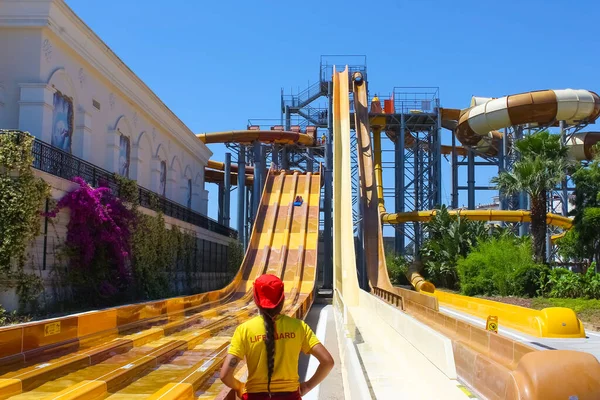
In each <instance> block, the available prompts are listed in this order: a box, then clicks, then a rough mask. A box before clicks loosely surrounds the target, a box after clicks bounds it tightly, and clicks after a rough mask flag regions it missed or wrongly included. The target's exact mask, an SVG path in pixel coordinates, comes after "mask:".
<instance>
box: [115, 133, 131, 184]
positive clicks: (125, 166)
mask: <svg viewBox="0 0 600 400" xmlns="http://www.w3.org/2000/svg"><path fill="white" fill-rule="evenodd" d="M130 162H131V142H130V140H129V137H127V136H125V135H121V137H120V140H119V165H118V168H119V175H121V176H124V177H126V178H129V164H130Z"/></svg>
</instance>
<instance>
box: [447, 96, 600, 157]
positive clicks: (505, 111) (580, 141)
mask: <svg viewBox="0 0 600 400" xmlns="http://www.w3.org/2000/svg"><path fill="white" fill-rule="evenodd" d="M599 116H600V97H599V96H598V95H597V94H596V93H594V92H591V91H589V90H582V89H561V90H540V91H535V92H527V93H520V94H515V95H511V96H504V97H500V98H496V99H492V98H481V97H473V98H472V100H471V106H470V107H469V108H467V109H464V110H453V109H443V110H442V117H443V118H444V119H445V120H446V121H455V122H456V129H455V134H456V137H457V138H458V140H459V141H460V142H461V143H462V144H463V145H465V146H467V147H474V148H477V149H478V150H479V151H481V152H483V153H484V154H488V155H496V154H497V149H498V148H499V144H500V139H502V133H501V132H499V131H498V130H499V129H504V128H507V127H510V126H515V125H532V126H552V125H556V124H557V123H558V121H565V122H566V124H567V125H575V124H579V123H593V122H595V121H596V119H597V118H598V117H599ZM599 141H600V132H585V133H578V134H575V135H574V136H573V138H572V139H571V140H570V142H569V143H567V146H569V147H570V149H571V157H573V158H574V159H575V160H589V159H591V152H590V148H591V146H593V145H594V144H595V143H597V142H599Z"/></svg>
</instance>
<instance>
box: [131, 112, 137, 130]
mask: <svg viewBox="0 0 600 400" xmlns="http://www.w3.org/2000/svg"><path fill="white" fill-rule="evenodd" d="M132 120H133V126H134V127H137V123H138V113H137V111H136V112H134V113H133V118H132Z"/></svg>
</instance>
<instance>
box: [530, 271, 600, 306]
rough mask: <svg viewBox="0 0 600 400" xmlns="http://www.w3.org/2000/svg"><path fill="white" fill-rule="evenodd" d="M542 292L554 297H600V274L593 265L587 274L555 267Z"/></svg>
mask: <svg viewBox="0 0 600 400" xmlns="http://www.w3.org/2000/svg"><path fill="white" fill-rule="evenodd" d="M541 292H542V294H543V295H544V296H547V297H553V298H572V299H574V298H587V299H600V274H597V273H596V272H595V270H594V265H591V266H590V267H589V268H588V270H587V272H586V273H585V274H579V273H576V272H573V271H570V270H568V269H566V268H554V269H553V270H552V271H550V273H549V274H548V276H547V279H546V281H545V282H544V286H543V288H542V291H541Z"/></svg>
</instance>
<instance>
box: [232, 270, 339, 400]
mask: <svg viewBox="0 0 600 400" xmlns="http://www.w3.org/2000/svg"><path fill="white" fill-rule="evenodd" d="M284 298H285V294H284V290H283V282H282V281H281V279H279V278H278V277H276V276H275V275H269V274H266V275H262V276H260V277H259V278H258V279H256V280H255V281H254V302H255V303H256V306H257V307H258V310H259V312H260V314H259V315H258V316H256V317H254V318H252V319H251V320H249V321H246V322H244V323H243V324H241V325H239V326H238V327H237V328H236V330H235V333H234V334H233V337H232V338H231V345H230V346H229V351H228V353H229V354H227V357H226V358H225V362H224V363H223V367H222V368H221V375H220V377H221V381H223V383H224V384H225V385H227V386H228V387H230V388H232V389H233V390H235V391H236V393H237V395H238V397H240V398H241V399H243V400H262V399H270V398H276V399H277V400H300V399H301V398H302V397H301V396H304V395H305V394H306V393H308V392H309V391H311V390H312V389H314V388H315V387H316V386H317V385H318V384H319V383H321V382H322V381H323V379H325V378H326V377H327V375H328V374H329V372H331V369H332V368H333V358H332V357H331V354H330V353H329V351H327V349H326V348H325V346H323V345H322V344H321V343H320V342H319V340H318V339H317V337H316V336H315V334H314V333H313V331H312V330H311V329H310V327H309V326H308V325H306V323H305V322H304V321H302V320H300V319H296V318H292V317H288V316H287V315H283V314H281V310H282V309H283V303H284ZM300 351H302V352H304V353H305V354H310V355H313V356H315V357H316V358H317V360H319V367H318V368H317V370H316V371H315V373H314V375H313V376H312V377H311V378H310V379H309V380H307V381H306V382H303V383H300V382H299V376H298V359H299V357H300ZM244 358H246V364H247V366H248V381H247V382H246V383H245V384H244V383H242V382H240V381H239V380H237V379H236V378H235V377H234V376H233V373H234V370H235V368H236V366H237V365H238V364H239V362H240V360H242V359H244Z"/></svg>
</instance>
